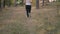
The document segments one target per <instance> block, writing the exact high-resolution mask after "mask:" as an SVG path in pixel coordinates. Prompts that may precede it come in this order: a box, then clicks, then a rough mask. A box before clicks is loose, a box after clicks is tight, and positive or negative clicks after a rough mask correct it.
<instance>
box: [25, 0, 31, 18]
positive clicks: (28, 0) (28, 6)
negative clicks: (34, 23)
mask: <svg viewBox="0 0 60 34" xmlns="http://www.w3.org/2000/svg"><path fill="white" fill-rule="evenodd" d="M25 8H26V14H27V17H31V15H30V13H31V0H25Z"/></svg>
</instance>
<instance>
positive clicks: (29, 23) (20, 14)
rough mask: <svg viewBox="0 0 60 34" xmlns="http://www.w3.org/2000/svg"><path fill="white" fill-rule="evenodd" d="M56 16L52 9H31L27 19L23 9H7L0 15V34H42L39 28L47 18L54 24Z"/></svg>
mask: <svg viewBox="0 0 60 34" xmlns="http://www.w3.org/2000/svg"><path fill="white" fill-rule="evenodd" d="M56 15H57V13H56V10H55V9H53V8H43V9H34V8H32V13H31V18H27V17H26V12H25V9H24V8H23V7H14V8H13V7H11V8H8V10H7V11H3V12H2V13H1V14H0V16H1V17H0V20H1V21H0V24H1V25H0V34H40V33H42V34H44V31H43V30H40V29H39V28H40V27H41V26H43V25H44V23H45V20H46V19H47V18H49V21H50V22H56V19H55V16H56Z"/></svg>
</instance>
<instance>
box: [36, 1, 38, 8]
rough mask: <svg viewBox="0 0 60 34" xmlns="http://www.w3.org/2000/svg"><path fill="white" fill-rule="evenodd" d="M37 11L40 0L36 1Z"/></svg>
mask: <svg viewBox="0 0 60 34" xmlns="http://www.w3.org/2000/svg"><path fill="white" fill-rule="evenodd" d="M36 9H39V0H36Z"/></svg>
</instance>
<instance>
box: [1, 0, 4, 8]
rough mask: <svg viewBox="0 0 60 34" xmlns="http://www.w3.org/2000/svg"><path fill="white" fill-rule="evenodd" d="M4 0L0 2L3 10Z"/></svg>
mask: <svg viewBox="0 0 60 34" xmlns="http://www.w3.org/2000/svg"><path fill="white" fill-rule="evenodd" d="M3 4H4V0H1V9H2V8H3Z"/></svg>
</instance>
